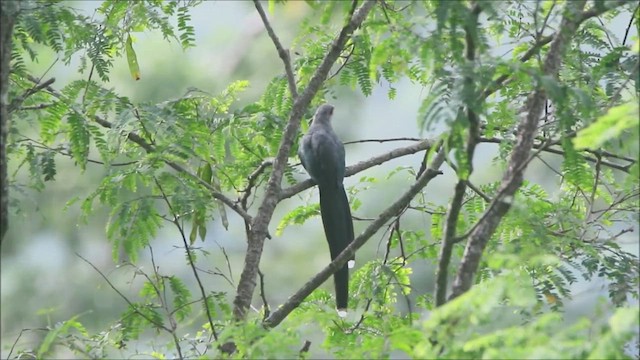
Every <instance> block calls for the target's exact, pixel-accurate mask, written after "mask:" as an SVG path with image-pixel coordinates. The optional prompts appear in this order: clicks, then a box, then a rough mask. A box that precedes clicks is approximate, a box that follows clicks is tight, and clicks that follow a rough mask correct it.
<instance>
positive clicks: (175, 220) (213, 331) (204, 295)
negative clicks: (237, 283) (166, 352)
mask: <svg viewBox="0 0 640 360" xmlns="http://www.w3.org/2000/svg"><path fill="white" fill-rule="evenodd" d="M153 180H154V181H155V183H156V186H157V187H158V190H160V193H161V194H162V197H163V198H164V201H165V203H166V204H167V207H168V208H169V211H171V213H172V214H173V223H174V224H175V226H176V227H177V228H178V231H179V232H180V237H181V238H182V244H183V245H184V249H185V251H186V253H187V259H188V260H189V266H190V267H191V271H192V272H193V276H194V278H195V279H196V283H197V284H198V288H200V294H201V295H202V301H203V305H204V309H205V312H206V313H207V320H209V326H210V327H211V334H212V335H213V338H214V339H215V340H216V341H218V334H217V333H216V329H215V327H214V325H213V318H212V317H211V309H210V308H209V302H208V301H207V293H206V292H205V290H204V285H202V281H201V280H200V275H199V274H198V269H196V265H195V261H194V260H193V255H192V254H191V249H190V247H189V242H188V241H187V236H186V234H185V232H184V229H183V227H182V225H180V222H179V217H178V216H177V214H176V212H175V211H174V210H173V206H172V205H171V202H170V201H169V198H167V195H166V193H165V192H164V189H163V188H162V185H160V182H159V181H158V179H157V178H156V177H155V176H154V177H153Z"/></svg>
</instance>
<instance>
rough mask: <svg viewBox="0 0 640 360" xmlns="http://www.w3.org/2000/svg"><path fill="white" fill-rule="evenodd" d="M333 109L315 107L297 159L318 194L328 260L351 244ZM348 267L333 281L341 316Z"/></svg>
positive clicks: (346, 298) (341, 151) (341, 154)
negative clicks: (316, 186)
mask: <svg viewBox="0 0 640 360" xmlns="http://www.w3.org/2000/svg"><path fill="white" fill-rule="evenodd" d="M332 115H333V106H332V105H330V104H324V105H321V106H320V107H318V110H316V113H315V115H314V116H313V121H312V122H311V126H310V127H309V131H308V132H307V133H306V134H305V135H304V136H303V137H302V141H301V143H300V146H299V147H298V156H299V157H300V160H301V161H302V166H304V168H305V169H306V170H307V172H308V173H309V176H311V179H313V180H314V181H315V182H316V184H318V189H319V190H320V213H321V215H322V225H323V226H324V233H325V235H326V237H327V242H328V243H329V252H330V254H331V260H333V259H335V258H336V257H337V256H338V255H340V253H341V252H342V251H343V250H344V249H345V248H346V247H347V246H348V245H349V244H350V243H351V241H353V221H352V219H351V209H350V207H349V200H348V199H347V193H346V192H345V191H344V186H343V184H342V180H343V179H344V171H345V164H344V145H342V141H340V139H339V138H338V136H337V135H336V133H335V132H334V131H333V128H332V127H331V116H332ZM353 263H354V262H353V259H352V260H350V261H349V266H348V265H347V264H345V265H344V266H343V267H342V268H341V269H340V270H338V271H337V272H336V273H335V274H334V276H333V280H334V282H335V289H336V308H337V309H338V313H339V314H340V315H341V316H344V315H345V314H346V309H347V303H348V301H349V267H352V266H353Z"/></svg>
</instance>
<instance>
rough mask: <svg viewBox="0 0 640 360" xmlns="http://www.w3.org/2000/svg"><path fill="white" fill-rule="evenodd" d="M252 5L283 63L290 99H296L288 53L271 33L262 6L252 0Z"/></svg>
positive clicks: (256, 0) (294, 82) (296, 93)
mask: <svg viewBox="0 0 640 360" xmlns="http://www.w3.org/2000/svg"><path fill="white" fill-rule="evenodd" d="M253 5H255V7H256V10H258V14H260V18H261V19H262V23H263V24H264V27H265V29H267V33H268V34H269V37H270V38H271V41H273V45H275V47H276V50H277V51H278V56H280V59H282V62H283V63H284V71H285V73H286V76H287V83H288V84H289V92H290V93H291V97H292V98H293V99H295V98H297V97H298V89H297V88H296V77H295V76H294V75H293V70H292V69H291V57H290V56H289V51H288V50H285V49H284V48H283V47H282V44H281V43H280V39H278V36H277V35H276V33H275V32H274V31H273V28H272V27H271V24H270V23H269V19H268V18H267V14H265V13H264V9H263V8H262V5H260V1H259V0H253Z"/></svg>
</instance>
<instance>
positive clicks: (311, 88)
mask: <svg viewBox="0 0 640 360" xmlns="http://www.w3.org/2000/svg"><path fill="white" fill-rule="evenodd" d="M374 5H375V1H374V0H368V1H366V2H365V3H364V4H362V6H361V7H360V8H358V9H357V10H356V11H355V12H354V13H353V16H351V17H350V19H349V22H348V23H347V24H346V25H345V26H344V27H343V28H342V30H341V31H340V34H339V35H338V36H337V37H336V38H335V40H333V42H332V43H331V46H330V48H329V50H328V52H327V54H326V55H325V57H324V59H322V62H321V63H320V65H319V66H318V68H317V69H316V71H315V73H314V74H313V76H312V77H311V80H309V84H308V85H307V87H306V88H305V89H304V92H302V94H300V95H299V96H298V97H297V98H296V99H295V101H294V102H293V107H292V109H291V114H290V115H289V121H288V123H287V126H286V128H285V131H284V135H283V136H282V140H281V142H280V146H279V148H278V154H277V155H276V158H275V160H274V162H273V171H272V172H271V176H270V178H269V182H268V183H267V187H266V189H265V195H264V200H263V201H262V204H261V205H260V208H259V209H258V215H257V216H256V217H255V219H254V221H253V223H252V225H251V229H250V232H249V243H248V245H247V253H246V256H245V259H244V266H243V270H242V274H241V275H240V281H239V282H238V291H237V294H236V298H235V299H234V301H233V303H234V308H233V314H234V317H235V318H236V319H237V320H243V319H244V318H245V316H246V313H247V310H248V309H249V306H250V304H251V299H252V297H253V291H254V290H255V287H256V277H257V275H258V265H259V264H260V258H261V257H262V249H263V247H264V239H265V237H266V236H267V234H268V226H269V222H270V221H271V217H272V216H273V211H274V210H275V207H276V204H277V203H278V201H279V200H280V198H279V193H280V190H281V189H280V183H281V181H282V176H283V174H284V168H285V166H286V164H287V160H288V157H289V153H290V151H291V146H292V144H293V141H294V139H295V137H296V135H297V134H298V130H299V129H300V121H301V120H302V116H303V115H304V112H305V110H306V109H307V107H308V106H309V104H310V103H311V100H312V99H313V97H314V96H315V95H316V93H317V92H318V90H320V88H321V87H322V84H323V82H324V81H325V79H326V78H327V75H328V74H329V70H331V66H332V65H333V64H334V63H335V62H336V60H337V59H338V57H339V56H340V53H341V52H342V49H343V48H344V46H345V44H346V43H347V40H348V39H349V38H350V36H351V34H352V33H353V32H354V31H355V30H356V29H357V28H358V27H359V26H360V24H362V22H363V21H364V19H365V18H366V17H367V15H368V14H369V11H370V10H371V9H372V8H373V6H374Z"/></svg>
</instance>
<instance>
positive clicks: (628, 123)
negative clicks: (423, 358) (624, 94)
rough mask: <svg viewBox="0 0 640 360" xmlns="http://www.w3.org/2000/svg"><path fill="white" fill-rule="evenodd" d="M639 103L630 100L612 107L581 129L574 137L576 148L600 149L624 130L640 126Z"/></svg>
mask: <svg viewBox="0 0 640 360" xmlns="http://www.w3.org/2000/svg"><path fill="white" fill-rule="evenodd" d="M639 116H640V115H639V113H638V103H637V102H628V103H626V104H622V105H619V106H615V107H612V108H611V109H609V111H607V113H606V114H605V115H604V116H602V117H600V118H599V119H598V120H596V121H595V122H594V123H593V124H591V125H589V126H588V127H586V128H584V129H582V130H580V131H579V132H578V134H577V136H576V137H575V138H574V139H573V144H574V146H575V147H576V149H591V150H597V149H599V148H600V147H601V146H602V145H603V144H604V143H605V142H607V141H609V140H611V139H614V138H617V137H619V136H620V134H622V132H623V131H625V130H628V129H631V128H635V129H636V130H635V131H636V133H637V132H638V127H639V126H640V117H639Z"/></svg>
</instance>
